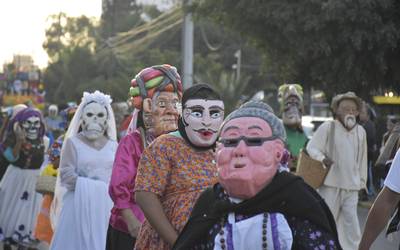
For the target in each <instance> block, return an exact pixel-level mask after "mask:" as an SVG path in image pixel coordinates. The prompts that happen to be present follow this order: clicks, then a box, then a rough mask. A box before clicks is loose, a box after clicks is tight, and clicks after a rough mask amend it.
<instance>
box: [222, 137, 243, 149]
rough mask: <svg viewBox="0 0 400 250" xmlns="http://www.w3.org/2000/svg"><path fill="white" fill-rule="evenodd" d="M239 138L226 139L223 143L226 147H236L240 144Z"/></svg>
mask: <svg viewBox="0 0 400 250" xmlns="http://www.w3.org/2000/svg"><path fill="white" fill-rule="evenodd" d="M239 140H240V139H239V138H231V139H224V140H223V141H222V143H223V144H224V146H225V147H236V146H237V145H238V144H239Z"/></svg>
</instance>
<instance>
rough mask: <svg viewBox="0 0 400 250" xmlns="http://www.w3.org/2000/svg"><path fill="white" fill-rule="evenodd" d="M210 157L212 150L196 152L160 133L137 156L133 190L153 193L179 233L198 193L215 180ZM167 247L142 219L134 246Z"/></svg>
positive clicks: (181, 142) (173, 136) (170, 136)
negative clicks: (138, 160)
mask: <svg viewBox="0 0 400 250" xmlns="http://www.w3.org/2000/svg"><path fill="white" fill-rule="evenodd" d="M214 158H215V157H214V153H213V152H212V150H207V151H196V150H195V149H193V148H192V147H191V146H189V144H187V143H186V141H185V140H184V139H183V138H181V137H178V136H175V135H172V134H168V135H162V136H160V137H158V138H157V139H156V140H155V141H153V143H152V144H151V145H150V146H149V147H148V148H146V149H145V150H144V152H143V154H142V156H141V160H140V163H139V168H138V173H137V176H136V184H135V192H136V191H147V192H152V193H155V194H157V195H158V197H159V199H160V201H161V203H162V206H163V208H164V212H165V214H166V216H167V218H168V219H169V221H170V222H171V224H172V226H173V227H174V228H175V230H176V231H177V232H178V233H180V232H181V231H182V229H183V227H184V226H185V224H186V222H187V221H188V219H189V216H190V213H191V211H192V208H193V206H194V204H195V202H196V200H197V198H198V197H199V195H200V193H201V192H202V191H203V190H204V189H206V188H208V187H210V186H212V185H214V184H215V183H216V182H217V167H216V165H215V160H214ZM171 247H172V246H170V245H168V244H167V243H166V242H164V241H163V240H162V239H161V238H160V237H159V236H158V233H157V232H156V231H155V230H154V229H153V228H152V227H151V225H150V224H149V223H148V221H147V220H145V221H144V223H143V225H142V227H141V229H140V232H139V235H138V237H137V241H136V245H135V249H137V250H140V249H146V250H152V249H154V250H160V249H170V248H171Z"/></svg>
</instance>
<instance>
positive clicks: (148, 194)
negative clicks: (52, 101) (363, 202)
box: [0, 64, 400, 250]
mask: <svg viewBox="0 0 400 250" xmlns="http://www.w3.org/2000/svg"><path fill="white" fill-rule="evenodd" d="M129 94H130V96H131V100H130V102H131V106H132V109H133V110H132V113H131V114H130V115H127V116H126V117H124V118H125V120H124V121H121V122H119V123H120V124H116V119H115V114H114V110H113V108H112V99H111V97H110V96H109V95H107V94H104V93H102V92H100V91H95V92H93V93H88V92H84V93H83V96H82V99H81V102H80V103H79V105H70V106H69V107H67V108H66V109H63V110H62V111H60V112H58V108H59V107H58V106H57V105H50V106H49V108H48V113H47V115H46V117H45V118H44V117H43V114H42V112H41V111H40V110H38V109H36V108H34V107H29V106H27V105H24V104H19V105H16V106H14V107H13V108H12V109H10V112H7V114H6V117H5V118H4V119H3V120H2V124H1V128H0V138H1V144H0V153H1V154H0V160H1V162H0V163H1V164H0V178H1V181H0V241H2V242H3V247H4V249H5V250H10V249H11V248H12V246H13V245H15V246H17V247H18V249H39V248H40V249H43V248H45V249H53V250H70V249H77V250H103V249H107V250H120V249H138V250H141V249H143V250H145V249H149V250H152V249H154V250H159V249H185V250H186V249H223V250H224V249H299V250H301V249H310V250H311V249H332V250H333V249H345V250H347V249H349V250H352V249H358V248H359V249H369V247H370V246H371V244H372V242H373V241H374V240H375V238H376V237H377V235H378V234H379V233H380V231H381V230H383V228H384V226H385V225H386V223H387V222H388V220H389V218H390V217H391V215H392V213H393V211H394V210H395V208H396V207H398V206H399V204H400V203H399V201H400V187H399V186H400V182H399V176H398V175H399V174H400V170H399V168H400V153H397V154H396V152H398V148H399V145H400V143H399V141H400V132H399V131H400V129H399V126H398V125H397V123H396V122H397V121H394V120H393V119H392V117H391V120H390V122H394V123H393V126H392V127H391V128H390V130H389V131H388V132H387V134H385V136H384V140H383V146H382V149H381V153H380V155H379V158H378V160H377V163H378V162H379V164H377V165H379V166H380V168H382V169H385V170H383V172H385V171H386V170H387V172H388V176H387V178H386V180H385V181H384V182H383V181H382V182H380V181H379V182H378V187H381V188H382V191H381V192H380V193H379V195H378V198H377V200H376V201H375V205H374V206H373V207H372V209H371V212H370V214H369V217H368V221H367V224H366V228H365V231H364V234H363V235H362V232H361V230H360V227H359V222H358V216H357V204H358V201H359V196H360V195H362V192H360V191H362V190H365V193H366V194H367V195H370V194H371V193H373V192H375V191H377V190H376V187H377V185H374V181H373V178H372V177H373V176H374V175H373V174H372V172H373V171H372V170H373V169H374V168H375V167H374V165H375V159H373V156H372V154H373V152H374V151H376V150H377V149H376V147H377V146H376V144H377V143H376V140H375V139H374V138H375V135H374V133H375V132H374V127H373V124H371V122H370V113H369V108H368V105H367V104H366V103H365V102H363V101H362V100H361V99H360V98H359V97H357V96H356V95H355V94H354V93H352V92H347V93H343V94H339V95H337V96H335V97H334V98H333V100H332V104H331V109H332V112H333V120H332V121H326V122H324V123H323V124H321V125H320V126H319V127H318V128H317V129H316V131H315V133H314V135H313V137H312V138H311V139H309V138H308V137H307V136H306V135H305V133H304V131H303V129H302V126H301V124H302V123H301V121H302V115H303V113H304V106H303V90H302V87H301V85H298V84H284V85H282V86H280V88H279V93H278V98H279V103H280V105H281V108H280V110H279V111H280V112H279V114H278V113H275V112H274V111H273V109H272V108H271V107H270V106H269V105H268V104H266V103H264V102H261V101H252V100H251V101H248V102H246V103H244V104H243V105H241V106H240V107H237V108H236V109H235V110H234V111H233V112H231V113H230V114H228V115H226V116H225V106H224V101H223V94H222V93H219V92H218V91H216V90H215V89H214V88H213V87H212V86H211V85H209V84H204V83H199V84H195V85H193V86H192V87H189V88H188V89H186V90H183V86H182V81H181V78H180V75H179V74H178V71H177V69H176V68H175V67H173V66H171V65H167V64H164V65H155V66H151V67H148V68H145V69H143V70H141V71H140V72H139V73H138V74H137V75H136V76H135V78H134V79H133V80H132V81H131V87H130V89H129ZM119 120H121V119H119ZM388 125H389V123H388ZM303 151H304V152H307V153H308V155H309V156H310V157H311V158H313V159H314V160H315V161H318V162H320V163H321V165H322V166H324V167H326V168H327V169H329V171H328V172H327V175H326V176H324V179H323V180H322V182H321V183H322V184H321V185H320V186H318V187H316V188H313V187H312V186H310V185H309V183H307V182H306V181H304V180H305V179H303V178H302V177H301V176H299V174H298V173H297V168H298V166H299V164H301V154H302V152H303ZM381 165H383V166H381ZM382 176H383V175H382ZM380 185H381V186H380ZM399 223H400V212H399V214H397V216H395V217H393V219H392V220H391V221H390V225H391V227H389V231H390V233H392V232H394V231H397V225H398V224H399ZM375 225H378V226H375Z"/></svg>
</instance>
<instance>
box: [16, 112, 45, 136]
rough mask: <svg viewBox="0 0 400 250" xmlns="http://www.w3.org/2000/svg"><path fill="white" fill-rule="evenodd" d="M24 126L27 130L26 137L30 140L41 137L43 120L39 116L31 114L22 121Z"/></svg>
mask: <svg viewBox="0 0 400 250" xmlns="http://www.w3.org/2000/svg"><path fill="white" fill-rule="evenodd" d="M21 126H22V128H23V129H24V130H25V134H26V138H27V139H29V140H36V139H37V138H38V137H39V131H40V127H41V126H42V125H41V122H40V118H39V117H37V116H31V117H29V118H28V119H26V120H25V121H23V122H22V123H21Z"/></svg>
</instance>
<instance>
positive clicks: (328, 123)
mask: <svg viewBox="0 0 400 250" xmlns="http://www.w3.org/2000/svg"><path fill="white" fill-rule="evenodd" d="M335 122H336V121H335V120H333V121H325V122H323V123H322V124H321V125H320V126H319V127H318V128H317V130H318V131H328V129H329V128H330V127H331V126H334V125H336V124H335Z"/></svg>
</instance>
